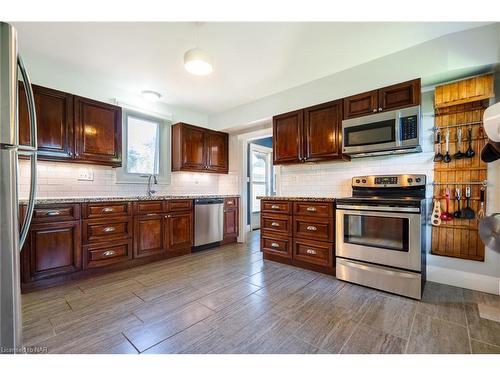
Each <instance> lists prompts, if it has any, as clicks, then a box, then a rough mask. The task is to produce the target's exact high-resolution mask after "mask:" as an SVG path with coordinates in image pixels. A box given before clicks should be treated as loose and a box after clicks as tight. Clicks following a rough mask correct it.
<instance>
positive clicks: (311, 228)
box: [307, 225, 318, 231]
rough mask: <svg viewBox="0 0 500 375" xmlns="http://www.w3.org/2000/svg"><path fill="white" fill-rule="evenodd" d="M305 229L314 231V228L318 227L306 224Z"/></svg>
mask: <svg viewBox="0 0 500 375" xmlns="http://www.w3.org/2000/svg"><path fill="white" fill-rule="evenodd" d="M307 230H312V231H314V230H318V228H316V227H315V226H314V225H308V226H307Z"/></svg>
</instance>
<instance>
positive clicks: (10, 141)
mask: <svg viewBox="0 0 500 375" xmlns="http://www.w3.org/2000/svg"><path fill="white" fill-rule="evenodd" d="M17 48H18V45H17V34H16V30H15V29H14V28H13V27H12V26H11V25H9V24H7V23H3V22H0V327H1V328H0V353H13V352H19V351H20V350H22V319H21V306H20V305H21V304H20V302H21V290H20V251H21V248H22V246H23V244H24V241H25V240H26V237H27V234H28V229H29V225H30V222H31V216H32V214H33V207H34V202H35V192H36V162H37V161H36V149H37V144H36V116H35V103H34V100H33V91H32V89H31V84H30V80H29V77H28V74H27V72H26V69H25V67H24V64H23V61H22V59H21V58H20V56H19V54H18V49H17ZM18 78H21V79H22V81H23V83H24V88H25V90H24V91H25V92H26V99H27V103H28V114H29V119H30V131H31V134H30V139H31V142H30V145H28V146H22V145H19V126H18V117H19V116H18V87H19V82H18ZM19 155H26V156H28V157H29V158H30V162H31V184H30V194H29V200H28V207H27V214H26V215H25V217H24V218H21V217H19V200H18V169H19Z"/></svg>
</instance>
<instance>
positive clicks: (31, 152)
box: [17, 56, 38, 250]
mask: <svg viewBox="0 0 500 375" xmlns="http://www.w3.org/2000/svg"><path fill="white" fill-rule="evenodd" d="M17 64H18V65H19V70H20V72H21V75H22V77H23V81H24V88H25V90H24V91H25V93H26V101H27V104H28V114H29V120H30V130H31V134H30V145H29V146H22V145H19V147H18V154H19V155H26V156H29V158H30V164H31V180H30V195H29V200H28V207H27V209H26V214H25V216H24V221H23V224H22V226H21V232H20V235H19V249H20V250H21V249H22V248H23V245H24V242H25V241H26V237H27V236H28V230H29V227H30V224H31V218H32V216H33V210H34V208H35V199H36V179H37V154H36V150H37V147H38V143H37V131H36V130H37V129H36V112H35V100H34V98H33V89H32V87H31V81H30V79H29V76H28V73H27V71H26V68H25V66H24V63H23V60H22V59H21V57H20V56H18V59H17ZM18 206H19V202H18Z"/></svg>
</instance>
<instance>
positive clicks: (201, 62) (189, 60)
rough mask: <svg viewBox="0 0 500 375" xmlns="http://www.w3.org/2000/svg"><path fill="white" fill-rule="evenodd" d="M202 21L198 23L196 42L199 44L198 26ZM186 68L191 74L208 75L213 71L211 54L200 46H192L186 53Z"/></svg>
mask: <svg viewBox="0 0 500 375" xmlns="http://www.w3.org/2000/svg"><path fill="white" fill-rule="evenodd" d="M199 25H200V23H199V22H197V23H196V44H197V45H198V28H199ZM184 68H185V69H186V70H187V71H188V72H189V73H191V74H194V75H197V76H206V75H208V74H210V73H212V71H213V66H212V61H211V60H210V56H208V54H207V53H206V52H205V51H203V50H201V49H200V48H198V47H196V48H192V49H190V50H188V51H187V52H186V53H185V54H184Z"/></svg>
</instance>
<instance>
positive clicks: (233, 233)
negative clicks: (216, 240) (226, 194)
mask: <svg viewBox="0 0 500 375" xmlns="http://www.w3.org/2000/svg"><path fill="white" fill-rule="evenodd" d="M234 237H238V210H237V209H233V208H231V209H226V210H224V239H227V238H234Z"/></svg>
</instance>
